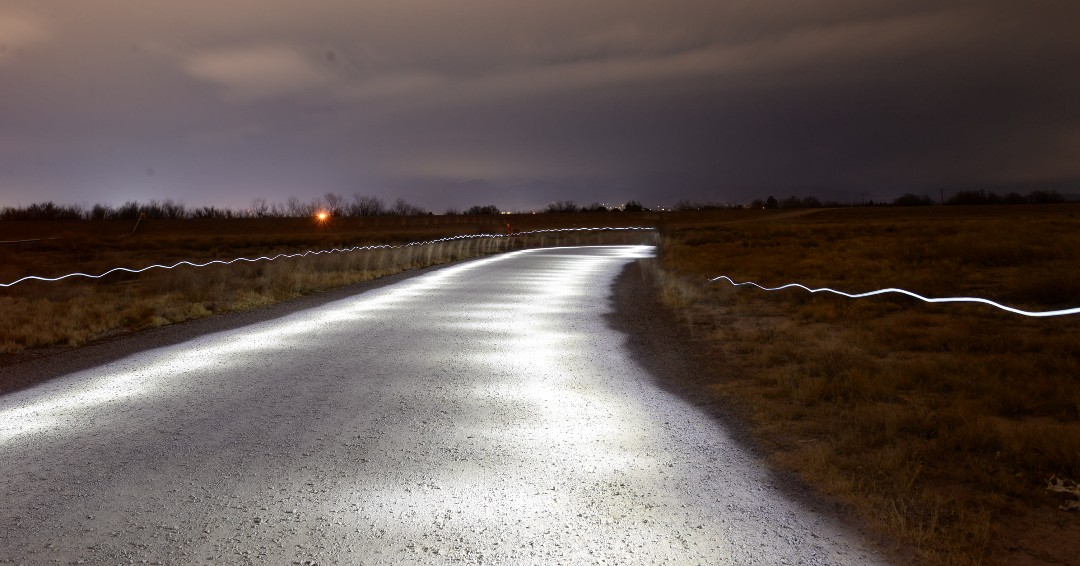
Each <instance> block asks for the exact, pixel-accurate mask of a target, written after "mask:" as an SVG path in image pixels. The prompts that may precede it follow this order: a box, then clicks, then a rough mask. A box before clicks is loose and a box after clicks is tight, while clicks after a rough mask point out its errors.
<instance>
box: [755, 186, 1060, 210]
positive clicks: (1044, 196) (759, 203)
mask: <svg viewBox="0 0 1080 566" xmlns="http://www.w3.org/2000/svg"><path fill="white" fill-rule="evenodd" d="M1066 200H1067V199H1066V198H1065V196H1064V195H1062V194H1061V193H1059V192H1057V191H1032V192H1030V193H1028V194H1027V195H1021V194H1019V193H1015V192H1014V193H1009V194H1006V195H999V194H997V193H993V192H988V191H986V190H982V189H980V190H970V191H959V192H957V193H954V194H953V195H952V196H950V197H949V198H947V199H945V200H944V202H940V204H944V205H947V206H948V205H972V204H1053V203H1061V202H1066ZM935 204H939V201H935V200H934V199H932V198H930V196H929V195H927V194H914V193H906V194H904V195H901V196H899V197H897V198H895V199H893V200H892V202H886V201H880V202H874V201H873V200H870V201H866V202H863V203H860V204H857V205H852V204H843V203H839V202H836V201H821V200H819V199H818V198H817V197H814V196H807V197H796V196H791V197H787V198H785V199H783V200H777V199H776V197H773V196H770V197H768V198H766V199H764V200H763V199H754V200H753V201H752V202H751V203H750V208H837V207H845V206H932V205H935Z"/></svg>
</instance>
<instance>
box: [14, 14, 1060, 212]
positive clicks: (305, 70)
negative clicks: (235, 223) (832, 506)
mask: <svg viewBox="0 0 1080 566" xmlns="http://www.w3.org/2000/svg"><path fill="white" fill-rule="evenodd" d="M1077 22H1080V2H1077V1H1076V0H1023V1H1021V0H1013V1H996V0H982V1H972V2H963V1H949V0H932V1H920V0H895V1H893V0H886V1H873V0H783V1H780V0H746V1H741V0H740V1H734V0H655V1H648V2H644V1H638V0H588V1H577V0H575V1H569V0H546V1H536V0H528V1H515V0H453V1H446V0H386V1H372V0H321V1H315V0H312V1H305V2H296V1H291V0H290V1H285V0H232V1H229V0H185V1H184V2H172V1H168V0H85V1H78V2H73V1H71V0H25V1H24V0H0V206H3V205H17V204H22V205H26V204H29V203H32V202H40V201H44V200H53V201H56V202H59V203H64V204H93V203H96V202H103V203H114V204H117V203H121V202H124V201H127V200H140V201H146V200H150V199H166V198H172V199H175V200H182V201H183V202H185V203H186V204H188V205H189V206H202V205H217V206H230V207H234V208H242V207H245V206H247V205H248V204H249V203H250V202H251V200H252V199H254V198H257V197H262V198H266V199H268V200H270V201H272V202H273V201H284V200H285V199H286V198H287V197H289V196H291V195H295V196H298V197H300V198H302V199H304V200H307V199H310V198H312V197H316V196H318V195H321V194H324V193H326V192H334V193H341V194H344V195H347V196H351V195H353V194H354V193H361V194H368V195H376V196H380V197H382V198H384V199H386V200H388V201H392V200H393V199H395V198H398V197H404V198H406V199H407V200H409V201H410V202H413V203H415V204H418V205H421V206H424V207H426V208H429V209H431V210H434V211H436V212H441V211H442V210H444V209H446V208H447V207H460V208H464V207H468V206H470V205H473V204H495V205H496V206H499V207H500V208H503V209H525V208H530V207H540V206H543V205H544V204H546V203H548V202H551V201H553V200H561V199H573V200H575V201H577V202H578V203H580V204H587V203H590V202H593V201H599V202H613V203H621V202H625V201H626V200H629V199H637V200H641V201H642V202H645V203H646V204H653V205H662V204H672V203H674V202H675V201H678V200H681V199H687V200H694V201H716V202H742V201H748V200H750V199H752V198H755V197H764V196H768V195H770V194H771V195H775V196H777V197H778V198H783V197H785V196H788V195H792V194H794V195H807V194H816V195H818V196H822V197H826V198H837V199H841V200H852V201H854V200H859V199H861V198H863V195H867V197H868V198H875V197H876V198H879V199H885V198H887V199H891V198H893V197H895V196H898V195H900V194H902V193H904V192H928V193H932V194H935V195H936V193H937V191H938V189H939V188H940V187H953V188H956V187H966V186H983V185H990V184H1001V183H1028V182H1043V181H1060V180H1077V179H1080V103H1078V101H1080V71H1078V69H1080V33H1078V31H1077V30H1078V29H1080V28H1078V23H1077ZM1077 186H1078V187H1080V183H1077Z"/></svg>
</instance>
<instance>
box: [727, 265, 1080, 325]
mask: <svg viewBox="0 0 1080 566" xmlns="http://www.w3.org/2000/svg"><path fill="white" fill-rule="evenodd" d="M721 279H723V280H724V281H727V282H728V283H731V284H732V285H734V286H736V287H742V286H745V285H751V286H754V287H757V288H758V289H761V290H763V291H780V290H783V289H792V288H798V289H803V290H805V291H809V292H811V293H833V294H836V295H841V296H843V297H847V298H849V299H861V298H864V297H871V296H874V295H884V294H887V293H898V294H901V295H907V296H909V297H913V298H916V299H919V300H920V301H923V302H926V303H982V304H984V305H990V306H992V307H996V308H999V309H1001V310H1003V311H1006V312H1011V313H1013V314H1019V315H1023V316H1030V317H1049V316H1064V315H1068V314H1080V307H1076V308H1070V309H1061V310H1055V311H1025V310H1021V309H1017V308H1013V307H1010V306H1006V305H1003V304H1001V303H995V302H994V301H991V300H989V299H983V298H980V297H944V298H936V299H935V298H930V297H924V296H922V295H919V294H917V293H912V292H911V291H908V290H905V289H896V288H888V289H878V290H876V291H868V292H866V293H845V292H843V291H837V290H836V289H829V288H828V287H821V288H818V289H811V288H810V287H807V286H805V285H800V284H798V283H788V284H787V285H781V286H779V287H765V286H762V285H759V284H757V283H754V282H753V281H744V282H742V283H736V282H735V280H733V279H732V278H730V277H728V276H727V275H721V276H719V277H714V278H712V279H710V280H709V282H710V283H712V282H715V281H720V280H721Z"/></svg>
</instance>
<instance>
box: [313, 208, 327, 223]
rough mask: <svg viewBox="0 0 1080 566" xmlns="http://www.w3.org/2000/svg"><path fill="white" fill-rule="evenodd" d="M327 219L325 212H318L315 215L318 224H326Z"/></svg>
mask: <svg viewBox="0 0 1080 566" xmlns="http://www.w3.org/2000/svg"><path fill="white" fill-rule="evenodd" d="M328 218H330V214H329V213H328V212H326V211H325V210H320V211H319V212H316V213H315V220H318V221H319V222H326V220H327V219H328Z"/></svg>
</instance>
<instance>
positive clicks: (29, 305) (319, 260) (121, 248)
mask: <svg viewBox="0 0 1080 566" xmlns="http://www.w3.org/2000/svg"><path fill="white" fill-rule="evenodd" d="M538 216H539V218H536V217H533V216H531V215H530V216H488V217H477V216H450V217H427V216H425V217H412V218H405V217H380V218H335V219H332V220H331V221H330V222H328V223H325V224H318V223H315V222H313V221H311V220H306V219H263V220H253V219H240V220H180V221H152V222H146V221H144V222H142V223H141V224H140V226H139V228H138V230H137V231H136V232H135V233H134V234H131V228H132V226H133V223H116V222H0V241H9V242H10V241H18V240H29V239H40V240H38V241H32V242H26V243H17V244H7V245H0V281H2V282H5V283H6V282H10V281H14V280H16V279H18V278H20V277H23V276H26V275H39V276H43V277H56V276H60V275H64V274H67V273H72V272H83V273H89V274H99V273H102V272H104V271H106V270H108V269H110V268H113V267H118V266H123V267H130V268H140V267H144V266H148V265H153V264H163V265H171V264H173V263H176V262H178V261H181V260H188V261H192V262H196V263H201V262H206V261H209V260H214V259H217V260H229V259H232V258H236V257H258V256H273V255H275V254H279V253H297V252H303V251H305V250H321V249H330V248H345V247H353V246H360V245H370V244H401V243H406V242H415V241H426V240H432V239H436V238H440V237H445V236H455V235H461V234H480V233H496V234H504V233H505V231H506V224H507V223H509V224H510V225H511V227H512V228H513V229H514V230H515V231H526V230H534V229H540V228H567V227H594V226H600V227H602V226H617V225H624V224H625V223H627V222H630V223H633V224H637V223H641V222H650V221H651V222H655V215H643V214H614V215H603V214H589V215H585V214H574V215H538ZM643 238H644V239H649V238H652V236H651V235H650V234H643V233H605V232H573V233H563V234H537V235H518V236H514V237H513V238H498V239H493V238H480V239H469V240H460V241H453V242H443V243H436V244H429V245H425V246H412V247H404V248H396V249H377V250H368V251H355V252H349V253H337V254H330V255H318V256H308V257H303V258H286V259H279V260H275V261H273V262H260V263H246V262H242V263H234V264H232V265H228V266H222V265H213V266H209V267H203V268H194V267H188V266H182V267H178V268H176V269H172V270H164V269H155V270H151V271H147V272H145V273H141V274H129V273H114V274H111V275H109V276H107V277H105V278H103V279H100V280H88V279H85V278H71V279H65V280H63V281H59V282H40V281H27V282H23V283H20V284H18V285H16V286H13V287H9V288H6V289H0V312H2V313H3V318H0V363H2V362H3V361H4V356H5V355H7V357H8V358H9V359H10V358H11V355H13V354H18V353H22V352H26V351H28V350H39V349H42V348H57V347H61V348H65V347H73V346H78V345H81V344H85V343H88V342H93V341H95V340H99V339H102V338H106V337H110V336H115V335H118V334H124V333H130V332H135V331H139V330H143V329H146V328H152V327H157V326H162V325H166V324H172V323H176V322H181V321H185V320H191V319H195V318H201V317H205V316H209V315H213V314H216V313H222V312H228V311H237V310H247V309H252V308H258V307H260V306H265V305H268V304H271V303H276V302H280V301H283V300H288V299H291V298H294V297H298V296H301V295H307V294H311V293H316V292H318V291H321V290H325V289H330V288H333V287H339V286H343V285H348V284H351V283H356V282H360V281H365V280H369V279H374V278H377V277H382V276H384V275H389V274H392V273H398V272H401V271H405V270H410V269H416V268H420V267H426V266H429V265H436V264H440V263H446V262H450V261H456V260H460V259H465V258H470V257H476V256H480V255H486V254H491V253H497V252H500V251H506V250H509V249H522V248H528V247H538V246H551V245H584V244H595V243H641V242H642V241H643ZM2 390H3V384H0V391H2Z"/></svg>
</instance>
